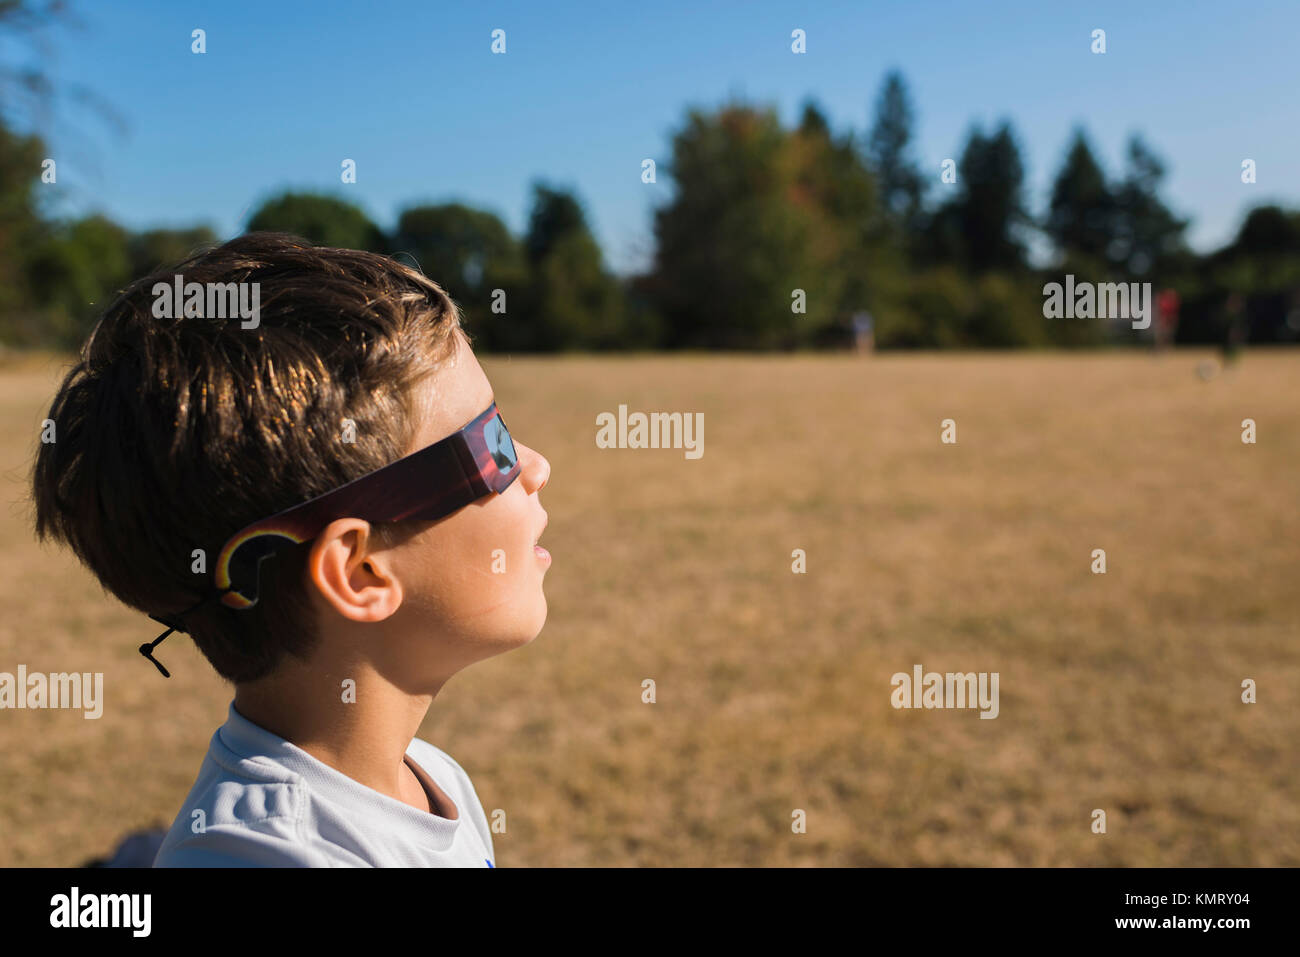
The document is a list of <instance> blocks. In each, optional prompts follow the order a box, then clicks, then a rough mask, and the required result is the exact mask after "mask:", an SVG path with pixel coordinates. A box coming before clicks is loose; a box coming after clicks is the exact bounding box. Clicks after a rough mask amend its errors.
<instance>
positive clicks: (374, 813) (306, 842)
mask: <svg viewBox="0 0 1300 957" xmlns="http://www.w3.org/2000/svg"><path fill="white" fill-rule="evenodd" d="M406 760H407V763H408V764H410V765H412V771H414V772H415V774H416V776H417V777H419V778H421V784H422V785H424V787H425V790H426V792H428V791H429V790H430V788H429V786H428V783H429V782H428V781H427V780H426V779H430V778H431V779H432V780H433V781H434V782H436V785H437V787H438V788H439V789H441V791H442V794H443V795H445V797H446V798H449V799H450V800H451V802H452V804H454V805H455V817H456V819H455V820H449V818H450V816H451V814H452V809H451V808H447V807H445V806H443V810H442V813H443V814H446V815H447V817H440V816H439V815H438V814H432V813H430V812H428V811H421V810H418V809H416V808H414V807H412V806H411V805H409V804H405V803H403V802H402V801H399V800H397V799H396V798H391V797H388V796H387V795H386V794H380V793H379V792H378V791H376V790H374V789H372V788H368V787H366V786H365V785H363V784H360V783H358V782H357V781H354V780H352V779H351V778H350V777H348V776H347V775H346V774H344V773H343V772H341V771H336V770H335V769H334V768H332V767H330V766H329V765H327V764H325V763H323V762H321V761H319V760H317V759H316V758H314V757H312V756H311V755H310V754H308V753H307V752H306V751H304V750H302V749H301V748H299V747H297V746H296V745H294V744H292V743H290V742H289V741H286V740H285V739H284V738H281V737H279V736H278V735H275V734H272V733H271V732H269V731H267V730H266V729H265V728H262V727H260V726H259V725H256V724H254V723H253V722H251V721H249V720H248V719H247V718H245V717H244V716H243V715H241V714H240V713H239V712H238V711H236V710H235V704H234V702H233V701H232V702H231V704H230V711H229V716H228V717H227V719H226V723H225V724H224V725H222V726H221V727H220V728H218V729H217V731H216V733H214V734H213V735H212V742H211V744H210V745H209V746H208V753H207V756H206V757H205V758H204V759H203V765H202V767H200V768H199V776H198V780H196V781H195V782H194V787H192V788H191V789H190V793H189V795H188V796H187V797H186V798H185V804H184V805H183V806H182V807H181V811H180V813H179V814H178V815H177V816H176V820H175V822H174V823H173V824H172V826H171V830H170V831H168V833H167V837H166V839H165V840H164V841H163V843H162V847H161V848H159V850H158V857H157V858H156V859H155V860H154V867H495V866H496V865H495V864H494V863H493V858H494V856H495V855H494V854H493V852H492V834H491V832H490V830H489V829H488V822H487V817H486V815H484V813H483V806H482V805H481V804H480V803H479V799H478V795H477V794H475V793H474V785H473V784H472V783H470V779H469V775H467V774H466V773H465V771H464V769H463V768H462V767H461V766H460V765H459V764H457V763H456V762H455V761H454V760H452V759H451V757H449V756H448V755H447V754H445V753H444V752H443V751H441V750H440V749H438V748H435V747H434V746H433V745H431V744H429V743H428V742H427V741H421V740H420V739H419V738H414V739H412V741H411V744H410V746H409V747H408V748H407V749H406ZM430 802H431V804H433V805H434V806H442V805H443V802H442V801H441V800H437V799H435V794H430ZM196 811H202V812H203V813H202V815H198V814H196V813H194V812H196ZM199 822H201V825H200V823H199ZM196 831H198V832H199V833H195V832H196Z"/></svg>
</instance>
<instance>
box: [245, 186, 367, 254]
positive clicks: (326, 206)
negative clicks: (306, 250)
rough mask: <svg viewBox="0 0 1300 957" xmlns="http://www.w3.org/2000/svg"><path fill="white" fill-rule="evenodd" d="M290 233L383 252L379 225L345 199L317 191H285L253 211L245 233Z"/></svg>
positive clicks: (329, 243)
mask: <svg viewBox="0 0 1300 957" xmlns="http://www.w3.org/2000/svg"><path fill="white" fill-rule="evenodd" d="M262 230H268V231H272V232H285V233H293V234H294V235H296V236H301V237H302V238H303V239H306V240H309V241H311V242H313V243H315V244H316V245H318V246H331V247H334V248H338V249H365V250H369V251H370V252H386V251H387V250H386V247H387V240H386V239H385V238H384V234H383V232H381V231H380V229H379V227H378V226H376V225H375V224H374V223H372V222H371V221H370V218H369V217H368V216H367V215H366V214H365V213H364V212H363V211H362V210H361V208H360V207H358V206H354V205H353V204H352V203H349V202H347V201H346V200H342V199H338V198H336V197H333V196H324V195H320V194H316V193H285V194H283V195H281V196H277V197H275V198H274V199H270V200H267V201H266V202H265V203H263V204H262V205H261V206H260V207H259V208H258V210H257V211H256V212H255V213H253V215H252V217H251V218H250V219H249V221H248V228H247V230H246V232H250V233H251V232H260V231H262Z"/></svg>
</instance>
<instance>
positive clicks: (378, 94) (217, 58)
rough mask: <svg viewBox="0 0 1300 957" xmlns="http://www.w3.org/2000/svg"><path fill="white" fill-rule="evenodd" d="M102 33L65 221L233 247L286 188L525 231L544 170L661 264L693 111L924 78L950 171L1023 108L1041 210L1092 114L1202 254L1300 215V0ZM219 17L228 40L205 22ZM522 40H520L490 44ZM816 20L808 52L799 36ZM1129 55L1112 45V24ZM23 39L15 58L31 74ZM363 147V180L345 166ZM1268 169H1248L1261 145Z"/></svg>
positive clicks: (85, 58) (1115, 157) (425, 17)
mask: <svg viewBox="0 0 1300 957" xmlns="http://www.w3.org/2000/svg"><path fill="white" fill-rule="evenodd" d="M74 9H75V10H76V11H77V12H78V14H79V17H80V19H81V21H82V22H83V24H84V27H83V28H81V29H59V30H57V31H55V32H53V33H51V34H50V35H49V39H48V44H47V53H48V55H44V56H43V57H42V62H43V63H44V64H45V66H46V68H47V69H48V70H49V71H50V72H51V73H52V75H53V76H54V78H55V80H56V82H57V83H59V84H63V85H65V86H68V85H71V84H83V85H85V86H87V87H89V88H91V89H92V90H94V92H95V93H96V94H97V95H99V96H100V97H102V98H103V99H104V100H106V101H107V102H108V103H109V104H111V105H112V107H113V108H114V109H116V110H117V111H118V112H119V113H120V114H121V115H122V118H123V119H124V120H125V124H126V130H125V132H124V133H121V134H119V133H117V132H115V131H114V130H113V129H112V128H111V127H110V126H108V125H106V124H105V123H104V122H102V121H101V120H99V119H98V118H97V117H96V116H95V115H94V114H91V113H87V112H86V111H84V110H82V109H78V108H76V107H75V105H74V104H72V103H70V102H67V101H63V102H61V105H60V106H59V107H58V108H57V109H56V112H55V119H54V124H53V126H52V127H47V128H46V130H45V135H46V137H47V140H48V141H49V142H50V144H51V148H50V150H49V152H50V155H52V156H53V157H54V158H56V160H58V161H59V183H58V185H57V187H51V188H56V189H58V190H59V193H58V194H57V197H56V198H55V201H54V203H53V208H54V210H55V211H56V212H58V213H61V214H69V215H71V214H81V213H84V212H87V211H91V210H99V211H102V212H105V213H107V214H109V215H111V216H112V217H113V218H115V219H117V220H118V221H120V222H122V223H124V224H126V225H128V226H131V227H133V228H144V227H149V226H185V225H191V224H193V223H195V222H206V223H208V224H209V225H211V226H212V227H213V228H215V229H216V230H217V232H218V233H219V234H220V235H222V236H232V235H235V234H236V233H238V232H239V231H240V229H241V228H242V226H243V224H244V222H245V220H246V218H247V216H248V215H249V212H250V211H251V210H252V209H253V208H255V207H256V205H257V204H258V203H259V202H260V201H261V200H263V199H265V198H266V197H268V196H269V195H271V194H273V193H275V192H277V191H279V190H281V189H285V188H295V189H322V190H325V191H329V192H334V193H337V194H339V195H343V196H345V197H347V198H350V199H352V200H353V201H355V202H357V203H358V204H359V205H361V206H362V207H363V208H364V209H366V211H367V212H368V213H369V214H370V215H371V216H372V217H373V218H374V219H375V220H376V221H377V222H378V223H379V224H380V225H381V226H383V227H385V228H388V227H391V226H392V225H393V223H394V221H395V219H396V216H397V213H398V211H399V210H400V209H401V208H403V207H404V206H406V205H409V204H411V203H414V202H420V201H427V202H447V201H461V202H465V203H468V204H471V205H475V206H480V207H484V208H487V209H490V210H492V211H494V212H496V213H497V214H498V215H500V216H501V218H502V219H503V220H504V221H505V222H506V223H507V225H508V226H509V227H510V228H511V229H512V230H513V231H515V232H516V233H520V232H522V230H523V229H524V226H525V223H526V216H527V211H528V202H529V197H530V183H531V182H532V180H533V179H536V178H540V179H542V180H545V181H546V182H548V183H550V184H551V185H556V186H567V187H571V188H573V189H575V190H576V191H577V193H578V195H579V198H580V199H581V200H582V202H583V204H584V206H585V208H586V209H587V212H588V216H589V220H590V222H591V225H592V228H593V230H594V231H595V233H596V236H597V238H598V239H599V240H600V242H601V245H602V247H603V248H604V250H605V254H606V258H607V261H608V262H609V264H610V265H611V267H612V268H614V269H615V270H617V271H619V272H624V273H625V272H628V271H630V270H633V269H636V268H638V267H641V266H642V265H644V264H645V263H647V262H648V257H649V255H650V253H651V250H652V239H653V237H652V233H651V224H652V210H653V208H654V207H655V206H657V205H660V204H662V203H664V202H666V201H667V200H668V199H669V198H670V196H671V194H672V183H671V178H670V177H668V176H667V175H660V177H659V182H658V183H657V184H654V185H646V184H643V183H642V182H641V180H640V169H641V160H642V159H643V158H645V157H651V158H655V159H656V160H658V161H660V162H661V163H666V162H667V160H668V159H669V158H670V157H669V146H670V143H671V137H672V134H673V133H674V131H676V130H677V129H678V128H679V127H680V126H681V124H682V122H683V118H684V116H685V111H686V109H687V108H688V107H690V106H699V107H704V108H712V107H716V106H719V105H721V104H722V103H724V102H726V101H727V100H728V99H729V98H731V97H733V96H736V97H741V98H744V99H745V100H747V101H750V102H753V103H758V104H771V105H773V106H775V107H776V108H777V110H778V112H779V114H780V116H781V118H782V120H783V121H784V122H785V123H786V124H787V125H793V124H794V123H795V122H796V121H797V119H798V116H799V113H800V111H801V108H802V104H803V103H804V102H805V100H806V99H808V98H809V97H812V98H814V99H815V100H816V102H817V103H818V104H819V105H820V106H821V108H822V109H823V110H824V111H825V112H826V114H827V116H828V118H829V120H830V123H831V126H832V128H833V129H834V130H835V131H836V132H842V131H844V130H846V129H853V130H855V131H857V132H858V133H860V134H862V133H865V131H866V129H867V127H868V124H869V122H870V117H871V110H872V107H873V104H874V102H875V99H876V95H877V93H878V91H879V88H880V85H881V81H882V79H883V77H884V75H885V73H886V72H887V70H888V69H890V68H891V67H898V68H900V69H901V70H902V71H903V73H904V75H905V77H906V79H907V81H908V84H909V87H910V90H911V94H912V98H913V103H914V106H915V109H916V113H917V134H918V137H917V143H916V152H917V155H918V157H919V159H920V160H921V162H922V164H923V168H924V169H925V170H926V171H927V172H928V173H931V174H933V176H934V178H935V182H936V184H937V181H938V171H939V166H940V164H941V163H942V161H943V160H944V159H945V158H947V157H953V158H956V157H957V156H959V154H960V149H961V145H962V143H963V142H964V140H965V136H966V133H967V131H968V129H969V128H970V125H971V124H972V122H982V123H984V124H985V127H986V128H988V127H991V126H992V125H993V124H994V123H995V122H996V121H997V120H998V119H999V118H1001V117H1003V116H1005V117H1008V118H1010V119H1011V120H1012V121H1013V123H1014V125H1015V129H1016V131H1017V133H1018V134H1019V137H1020V141H1021V146H1022V149H1023V152H1024V156H1025V161H1026V167H1027V173H1028V181H1029V186H1030V191H1029V197H1030V199H1031V202H1032V208H1033V209H1034V210H1035V211H1037V210H1038V209H1040V208H1041V204H1042V202H1043V200H1044V198H1045V196H1046V192H1047V189H1048V186H1049V183H1050V178H1051V176H1052V175H1053V174H1054V173H1055V171H1056V169H1057V168H1058V166H1059V163H1060V161H1061V158H1062V156H1063V153H1064V150H1065V147H1066V144H1067V142H1068V138H1069V135H1070V132H1071V130H1072V128H1073V127H1074V126H1075V125H1076V124H1083V125H1084V126H1085V127H1086V129H1087V131H1088V133H1089V134H1090V137H1091V140H1092V143H1093V145H1094V148H1095V149H1096V150H1097V152H1098V154H1099V156H1100V158H1101V159H1102V161H1103V164H1104V165H1105V167H1106V169H1107V172H1109V173H1111V174H1116V173H1118V172H1119V171H1120V169H1121V163H1122V159H1123V149H1124V144H1125V142H1126V140H1127V138H1128V136H1129V134H1131V133H1133V132H1141V133H1142V134H1143V136H1144V137H1145V138H1146V140H1147V142H1148V143H1149V144H1150V145H1151V146H1152V147H1153V148H1154V149H1155V150H1156V152H1157V153H1158V154H1159V155H1160V156H1162V157H1163V159H1164V160H1165V162H1166V164H1167V166H1168V169H1169V175H1168V177H1167V179H1166V185H1165V194H1166V196H1167V198H1168V200H1169V201H1170V203H1171V205H1173V206H1174V208H1175V210H1176V211H1178V212H1179V213H1181V214H1182V215H1185V216H1190V217H1192V219H1193V225H1192V228H1191V230H1190V232H1189V234H1188V235H1189V238H1190V240H1191V242H1192V245H1193V246H1194V247H1195V248H1198V249H1200V250H1206V249H1209V248H1213V247H1215V246H1217V245H1219V244H1221V243H1223V242H1226V241H1227V240H1228V239H1229V238H1230V237H1231V236H1232V234H1233V233H1234V232H1235V230H1236V228H1237V226H1238V225H1239V223H1240V221H1241V217H1242V215H1243V214H1244V211H1245V210H1246V209H1247V208H1249V207H1250V206H1252V205H1254V204H1256V203H1258V202H1265V201H1274V202H1283V203H1287V204H1290V205H1294V206H1300V185H1298V183H1300V179H1298V178H1300V122H1297V119H1298V116H1297V109H1296V105H1295V100H1296V95H1297V93H1298V92H1300V56H1298V55H1297V52H1296V43H1297V39H1300V30H1298V29H1297V28H1298V27H1300V4H1298V3H1296V2H1295V0H1287V2H1257V3H1251V4H1249V5H1236V4H1230V3H1223V2H1209V3H1202V2H1180V3H1158V2H1140V0H1139V2H1132V0H1130V2H1125V3H1088V4H1063V3H1052V2H1043V0H1037V2H1023V3H1022V2H996V0H993V2H988V3H957V2H953V3H940V2H919V0H918V2H897V3H885V2H877V3H861V2H859V3H816V4H796V3H777V2H771V3H769V2H747V3H744V2H699V0H697V2H694V3H692V2H667V0H656V2H652V3H632V2H590V3H588V2H581V3H579V2H574V3H555V4H547V3H542V2H533V3H487V2H484V3H469V2H464V3H437V2H414V0H400V2H383V0H373V2H370V3H355V2H353V3H344V2H335V0H281V2H277V0H262V2H258V3H252V2H246V0H212V2H199V0H192V2H186V0H122V2H109V0H80V2H76V3H75V5H74ZM196 27H197V28H202V29H204V30H206V32H207V53H206V54H203V55H195V54H193V53H191V52H190V43H191V40H190V32H191V30H193V29H195V28H196ZM496 28H501V29H504V30H505V31H506V41H507V53H506V54H505V55H504V56H499V55H497V56H494V55H492V53H491V52H490V43H491V32H492V30H493V29H496ZM795 28H801V29H803V30H805V31H806V33H807V37H808V41H807V44H808V52H807V53H806V54H803V55H795V54H793V53H792V52H791V51H790V42H791V40H790V34H791V31H792V30H793V29H795ZM1096 28H1101V29H1104V30H1105V31H1106V39H1107V52H1106V53H1105V54H1101V55H1098V54H1093V53H1091V52H1090V50H1089V47H1090V44H1091V40H1090V34H1091V32H1092V30H1093V29H1096ZM16 55H17V53H16V48H15V47H14V45H13V44H6V45H4V46H0V56H4V57H5V58H6V59H8V60H10V61H11V62H12V58H13V57H15V56H16ZM344 158H350V159H354V160H356V162H357V170H358V173H357V183H356V184H354V185H346V186H345V185H343V184H341V183H340V181H339V171H340V163H341V161H342V160H343V159H344ZM1246 158H1251V159H1254V160H1255V161H1256V163H1257V164H1258V182H1257V183H1256V184H1254V185H1246V184H1243V183H1242V182H1241V180H1240V168H1241V162H1242V160H1243V159H1246Z"/></svg>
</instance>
